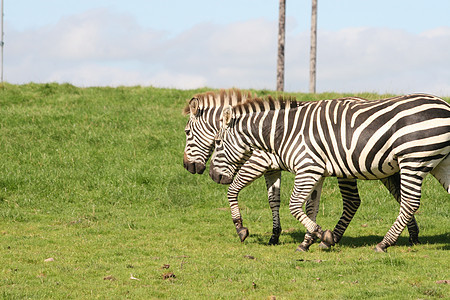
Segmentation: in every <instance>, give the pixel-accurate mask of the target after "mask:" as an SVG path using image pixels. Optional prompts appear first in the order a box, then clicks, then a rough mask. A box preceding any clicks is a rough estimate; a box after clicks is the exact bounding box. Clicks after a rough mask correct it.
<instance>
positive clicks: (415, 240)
mask: <svg viewBox="0 0 450 300" xmlns="http://www.w3.org/2000/svg"><path fill="white" fill-rule="evenodd" d="M409 244H410V245H411V246H414V245H419V244H420V241H419V237H418V236H415V237H412V236H410V237H409Z"/></svg>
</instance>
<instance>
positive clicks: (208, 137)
mask: <svg viewBox="0 0 450 300" xmlns="http://www.w3.org/2000/svg"><path fill="white" fill-rule="evenodd" d="M203 112H204V111H203V110H202V108H200V103H199V99H198V98H196V97H194V98H192V99H191V100H190V101H189V111H187V113H189V120H188V122H187V124H186V127H185V129H184V131H185V133H186V146H185V148H184V157H183V165H184V168H185V169H186V170H188V171H189V172H191V173H192V174H202V173H203V172H204V171H205V168H206V161H207V160H208V158H209V157H210V156H211V153H212V151H213V149H214V135H215V134H216V131H215V130H214V128H213V127H212V126H211V125H210V124H207V121H205V119H204V118H201V115H202V113H203Z"/></svg>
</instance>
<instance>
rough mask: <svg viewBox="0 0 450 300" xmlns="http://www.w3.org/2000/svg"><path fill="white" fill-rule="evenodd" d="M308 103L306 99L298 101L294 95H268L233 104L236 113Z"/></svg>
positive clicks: (291, 106)
mask: <svg viewBox="0 0 450 300" xmlns="http://www.w3.org/2000/svg"><path fill="white" fill-rule="evenodd" d="M305 103H307V102H306V101H298V100H297V99H296V98H295V97H294V96H285V95H280V96H278V97H273V96H270V95H269V96H266V97H263V98H260V97H254V98H252V99H250V100H248V101H246V102H243V103H241V104H238V105H236V106H233V112H234V114H235V115H242V114H248V113H252V112H258V111H266V110H278V109H286V108H288V107H289V108H294V107H299V106H301V105H303V104H305Z"/></svg>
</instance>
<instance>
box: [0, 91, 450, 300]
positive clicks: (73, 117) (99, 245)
mask: <svg viewBox="0 0 450 300" xmlns="http://www.w3.org/2000/svg"><path fill="white" fill-rule="evenodd" d="M203 91H206V89H203V90H187V91H186V90H175V89H157V88H152V87H118V88H77V87H74V86H72V85H69V84H62V85H59V84H27V85H10V84H5V85H4V86H3V87H2V88H0V241H1V242H0V295H1V296H2V298H4V299H17V298H35V299H36V298H37V299H39V298H56V299H59V298H68V299H72V298H101V299H123V298H133V299H151V298H172V299H211V298H213V299H215V298H219V299H220V298H222V299H241V298H250V299H266V298H268V297H270V296H275V297H276V299H296V298H300V297H301V298H311V299H313V298H319V297H321V298H325V299H328V298H334V299H352V298H355V299H364V298H374V297H375V298H383V299H410V298H416V299H417V298H421V299H424V298H442V297H448V295H450V288H449V287H450V285H449V284H445V283H440V281H442V280H450V271H449V264H448V262H449V261H450V252H449V250H450V246H449V245H450V235H449V228H450V218H449V217H450V212H449V208H450V201H449V200H450V199H449V198H450V196H449V195H448V194H447V193H446V192H445V191H444V190H443V189H442V188H441V187H440V185H439V184H438V183H437V181H436V180H435V179H434V178H431V177H428V178H427V180H426V182H425V184H424V192H423V196H422V204H421V208H420V210H419V212H418V213H417V217H416V218H417V221H418V223H419V226H420V229H421V233H420V238H421V241H422V244H421V245H418V246H414V247H409V246H408V234H407V232H406V231H405V232H404V233H403V234H402V236H401V237H400V239H399V242H398V246H395V247H391V248H389V250H388V251H389V252H388V253H386V254H380V253H374V252H373V251H372V248H373V247H374V245H375V244H376V243H377V242H379V241H380V240H381V239H382V237H383V236H384V234H385V233H386V232H387V230H388V228H389V227H390V226H391V225H392V223H393V221H394V220H395V217H396V216H397V214H398V204H397V203H396V202H395V201H394V199H393V198H391V196H390V195H389V194H388V193H387V191H386V190H385V188H384V187H382V186H381V185H380V183H379V182H377V181H371V182H360V183H359V187H360V194H361V198H362V205H361V208H360V210H359V211H358V212H357V214H356V216H355V219H354V220H353V222H352V223H351V224H350V227H349V229H348V230H347V232H346V234H345V236H344V238H343V239H342V241H341V243H340V245H337V246H336V247H335V248H334V249H332V250H331V251H320V250H319V248H318V247H317V245H313V246H312V247H311V250H310V252H308V253H298V252H295V251H294V250H295V248H296V246H297V244H299V243H300V242H301V241H302V239H303V235H304V232H305V230H304V227H303V226H302V225H301V224H299V223H298V222H297V221H296V220H295V219H294V218H293V217H292V216H291V215H290V213H289V209H288V205H287V203H288V199H289V195H290V191H291V188H292V182H293V177H292V175H291V174H288V173H284V174H283V183H282V208H281V218H282V219H281V221H282V225H283V229H284V231H283V234H282V236H281V238H280V241H281V244H280V245H278V246H267V245H266V243H267V242H268V240H269V238H270V232H271V226H272V220H271V212H270V209H269V206H268V203H267V195H266V190H265V186H264V182H263V180H258V181H256V182H255V183H254V184H253V185H251V186H250V187H248V188H246V189H245V190H244V191H243V192H242V193H241V195H240V198H239V199H240V207H241V210H242V214H243V218H244V224H245V225H246V226H247V227H248V228H249V230H250V236H249V238H248V239H247V240H246V241H245V242H244V243H242V244H241V243H240V242H239V239H238V237H237V235H236V234H235V229H234V226H233V223H232V221H231V216H230V214H229V210H228V202H227V199H226V189H227V187H226V186H221V185H218V184H215V183H214V182H213V181H212V180H211V179H210V178H209V176H208V175H207V174H208V172H207V171H206V172H205V174H204V175H192V174H190V173H188V172H187V171H186V170H184V169H183V164H182V156H183V149H184V143H185V137H184V126H185V124H186V121H187V117H186V116H183V115H182V114H181V112H182V109H183V107H184V105H185V103H186V100H188V99H190V98H191V96H192V95H194V94H195V93H198V92H203ZM254 92H256V93H258V94H259V95H264V94H267V93H273V92H270V91H254ZM293 95H295V96H297V97H298V98H300V99H305V100H314V99H325V98H336V97H341V96H360V97H366V98H369V99H376V98H380V97H382V96H380V95H376V94H369V93H367V94H358V95H354V94H345V95H344V94H334V93H327V94H318V95H309V94H293ZM447 100H450V99H447ZM341 207H342V200H341V198H340V194H339V191H338V189H337V183H336V180H335V179H333V178H329V179H327V180H326V181H325V184H324V190H323V193H322V202H321V205H320V211H319V216H318V223H320V224H321V225H322V226H323V228H330V229H332V228H333V227H334V225H335V223H336V222H337V220H338V219H339V216H340V213H341V210H342V208H341ZM170 274H173V275H174V276H175V277H172V276H171V275H170Z"/></svg>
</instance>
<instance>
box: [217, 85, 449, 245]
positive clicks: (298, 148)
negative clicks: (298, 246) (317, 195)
mask: <svg viewBox="0 0 450 300" xmlns="http://www.w3.org/2000/svg"><path fill="white" fill-rule="evenodd" d="M223 124H224V128H223V130H221V131H219V133H218V135H217V137H216V149H215V153H214V154H213V156H212V158H211V166H210V169H211V172H210V175H211V177H212V178H213V180H214V181H216V182H227V181H230V178H232V176H233V174H234V173H235V170H236V166H237V165H239V164H242V161H243V160H245V159H246V157H248V156H249V155H251V154H252V153H254V151H255V150H256V149H257V150H259V151H266V152H268V153H273V154H275V155H276V156H277V157H278V158H279V159H280V164H281V165H282V166H283V167H284V168H285V169H286V170H289V171H290V172H293V173H294V174H295V181H294V189H293V192H292V195H291V197H290V202H289V208H290V211H291V213H292V215H293V216H294V217H295V218H296V219H297V220H299V221H300V222H301V223H302V224H303V225H304V226H305V227H306V229H307V231H308V232H310V233H311V234H313V235H314V236H316V237H318V238H319V239H321V240H322V242H324V243H325V244H327V245H333V244H334V240H335V238H334V236H333V232H331V231H329V230H326V231H323V230H322V228H321V227H320V226H319V225H318V224H316V222H315V221H314V219H313V218H310V217H309V216H308V214H307V213H306V214H305V212H304V211H303V204H304V203H305V201H306V199H307V198H308V197H309V196H310V195H311V194H312V193H313V191H314V189H315V188H316V187H317V186H320V185H321V184H322V181H323V178H324V177H327V176H335V177H338V178H357V179H366V180H367V179H369V180H370V179H384V178H391V180H390V181H391V182H394V185H395V182H399V185H400V190H399V194H400V212H399V215H398V217H397V219H396V220H395V222H394V224H393V225H392V227H391V228H390V229H389V231H388V232H387V234H386V235H385V237H384V238H383V240H382V241H381V242H380V243H378V244H377V246H376V248H375V250H376V251H377V252H382V251H386V249H387V248H388V247H389V246H392V245H394V244H395V242H396V241H397V239H398V236H399V235H400V233H401V232H402V231H403V229H404V228H405V226H406V225H407V224H408V223H411V221H412V220H413V217H414V213H415V212H416V211H417V209H418V208H419V204H420V197H421V186H422V181H423V179H424V178H425V176H426V175H427V174H428V173H430V172H431V174H433V175H434V176H435V177H436V178H437V179H438V180H439V182H440V183H441V184H442V185H443V186H444V188H445V189H446V190H447V192H449V193H450V187H449V185H450V156H449V152H450V105H449V104H448V103H447V102H445V101H444V100H442V99H440V98H437V97H434V96H431V95H425V94H413V95H406V96H401V97H395V98H389V99H381V100H377V101H361V100H355V99H335V100H323V101H318V102H305V103H303V104H300V105H299V103H294V102H291V101H289V100H273V99H269V101H264V100H261V99H256V100H254V101H247V102H246V103H242V104H240V105H237V106H234V107H232V108H231V107H227V108H224V110H223Z"/></svg>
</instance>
